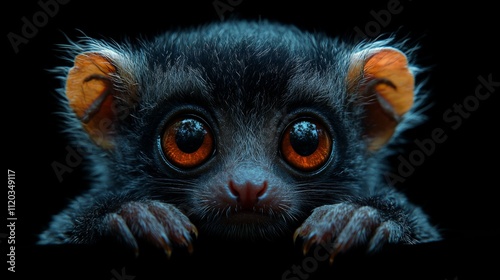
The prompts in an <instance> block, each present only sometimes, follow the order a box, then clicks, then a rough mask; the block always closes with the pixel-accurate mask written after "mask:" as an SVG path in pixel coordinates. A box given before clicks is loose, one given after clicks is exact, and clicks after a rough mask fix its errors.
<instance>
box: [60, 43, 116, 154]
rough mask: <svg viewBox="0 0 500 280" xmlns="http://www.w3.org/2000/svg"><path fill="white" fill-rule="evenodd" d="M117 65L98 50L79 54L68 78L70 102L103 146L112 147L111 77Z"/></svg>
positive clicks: (89, 130) (96, 140) (86, 126)
mask: <svg viewBox="0 0 500 280" xmlns="http://www.w3.org/2000/svg"><path fill="white" fill-rule="evenodd" d="M114 73H116V68H115V67H114V66H113V65H112V64H111V62H110V61H109V60H108V59H106V58H104V57H103V56H101V55H99V54H96V53H85V54H80V55H78V56H77V57H76V58H75V63H74V66H73V68H71V69H70V71H69V73H68V77H67V79H66V96H67V98H68V100H69V105H70V107H71V108H72V109H73V111H74V112H75V113H76V115H77V116H78V118H79V119H80V120H81V121H82V123H83V125H84V127H85V129H86V130H87V132H88V133H89V134H90V136H91V138H92V139H93V140H94V141H95V142H96V143H97V144H98V145H100V146H102V147H105V148H109V147H111V146H112V145H111V139H110V136H111V131H110V126H111V124H112V123H113V120H114V114H113V111H112V107H113V94H112V91H113V83H112V80H111V79H112V77H111V75H113V74H114Z"/></svg>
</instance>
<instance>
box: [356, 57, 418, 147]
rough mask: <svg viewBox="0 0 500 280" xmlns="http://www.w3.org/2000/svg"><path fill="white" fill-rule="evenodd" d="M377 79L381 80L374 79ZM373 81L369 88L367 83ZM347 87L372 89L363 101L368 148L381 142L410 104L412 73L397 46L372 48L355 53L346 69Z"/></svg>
mask: <svg viewBox="0 0 500 280" xmlns="http://www.w3.org/2000/svg"><path fill="white" fill-rule="evenodd" d="M377 81H385V82H380V83H378V82H377ZM372 82H375V85H374V86H373V87H371V88H370V86H369V84H370V83H372ZM348 86H349V91H350V92H351V93H354V94H364V93H365V92H368V93H369V94H371V93H374V94H375V96H373V97H371V96H369V100H370V103H369V104H367V105H365V109H366V118H365V126H366V131H365V134H366V135H367V137H368V138H369V146H368V148H369V149H370V150H372V151H373V150H377V149H379V148H381V147H382V146H384V145H385V144H386V143H387V142H388V141H389V139H390V138H391V137H392V135H393V133H394V131H395V129H396V126H397V124H398V122H399V121H400V119H401V117H402V116H403V115H404V114H405V113H406V112H408V111H409V110H410V108H411V106H412V105H413V91H414V77H413V74H412V73H411V71H410V69H409V68H408V60H407V58H406V56H405V55H404V54H403V53H402V52H400V51H399V50H397V49H393V48H375V49H371V50H368V51H363V52H361V53H357V54H355V55H354V56H353V58H352V63H351V66H350V68H349V72H348Z"/></svg>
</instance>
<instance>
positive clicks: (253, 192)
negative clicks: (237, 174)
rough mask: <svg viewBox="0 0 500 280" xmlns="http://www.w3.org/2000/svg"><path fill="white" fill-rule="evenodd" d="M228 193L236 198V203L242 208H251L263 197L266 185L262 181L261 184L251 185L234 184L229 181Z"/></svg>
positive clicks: (247, 183) (249, 183) (248, 183)
mask: <svg viewBox="0 0 500 280" xmlns="http://www.w3.org/2000/svg"><path fill="white" fill-rule="evenodd" d="M228 187H229V191H230V192H231V194H233V195H234V196H235V198H236V201H237V203H239V204H241V206H242V207H243V208H250V209H251V208H253V207H254V206H255V205H256V204H257V202H258V201H259V198H261V197H262V196H264V194H265V193H266V191H267V188H268V184H267V181H264V182H263V183H262V184H253V183H251V182H245V183H244V184H236V183H235V182H234V181H232V180H231V181H229V184H228Z"/></svg>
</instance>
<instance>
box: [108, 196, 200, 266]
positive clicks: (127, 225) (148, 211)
mask: <svg viewBox="0 0 500 280" xmlns="http://www.w3.org/2000/svg"><path fill="white" fill-rule="evenodd" d="M104 224H105V228H106V229H107V233H108V235H111V236H114V237H116V238H118V239H119V240H121V241H123V242H124V243H125V244H127V245H128V246H130V247H131V248H133V249H134V252H135V254H136V256H137V255H138V253H139V246H138V242H137V241H138V240H145V241H147V242H149V243H151V244H152V245H154V246H156V247H159V248H162V249H163V250H164V251H165V253H166V255H167V257H170V255H171V254H172V248H173V246H174V245H180V246H184V247H187V249H188V252H190V253H191V252H192V250H193V246H192V235H191V234H192V233H193V234H194V235H195V236H196V235H197V234H198V232H197V230H196V227H195V226H194V225H193V224H192V223H191V222H190V221H189V219H188V217H186V216H185V215H184V214H183V213H182V212H181V211H179V210H178V209H177V208H176V207H175V206H172V205H170V204H166V203H162V202H159V201H146V202H128V203H126V204H124V205H122V207H121V208H120V209H119V210H118V211H117V212H115V213H109V214H107V215H106V216H105V218H104Z"/></svg>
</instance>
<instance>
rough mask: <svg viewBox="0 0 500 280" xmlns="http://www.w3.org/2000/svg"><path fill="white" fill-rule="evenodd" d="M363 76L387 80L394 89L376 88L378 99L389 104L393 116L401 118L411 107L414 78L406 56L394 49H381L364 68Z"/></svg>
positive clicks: (379, 86)
mask: <svg viewBox="0 0 500 280" xmlns="http://www.w3.org/2000/svg"><path fill="white" fill-rule="evenodd" d="M364 73H365V76H368V77H375V78H382V79H386V80H389V81H390V82H391V83H392V84H393V85H394V86H395V87H390V86H387V85H384V84H381V85H378V86H377V87H376V89H375V90H376V92H377V95H378V97H379V98H383V99H384V100H385V101H387V103H388V104H390V108H391V109H392V111H393V112H394V114H395V116H397V117H398V118H399V117H402V116H403V115H404V114H405V113H406V112H408V111H409V110H410V108H411V106H412V105H413V91H414V77H413V74H412V73H411V71H410V69H409V68H408V60H407V58H406V56H405V55H404V54H403V53H401V52H400V51H398V50H395V49H390V48H387V49H381V50H379V51H378V52H376V53H375V54H373V55H372V56H371V57H370V58H369V59H368V61H367V62H366V64H365V66H364Z"/></svg>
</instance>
